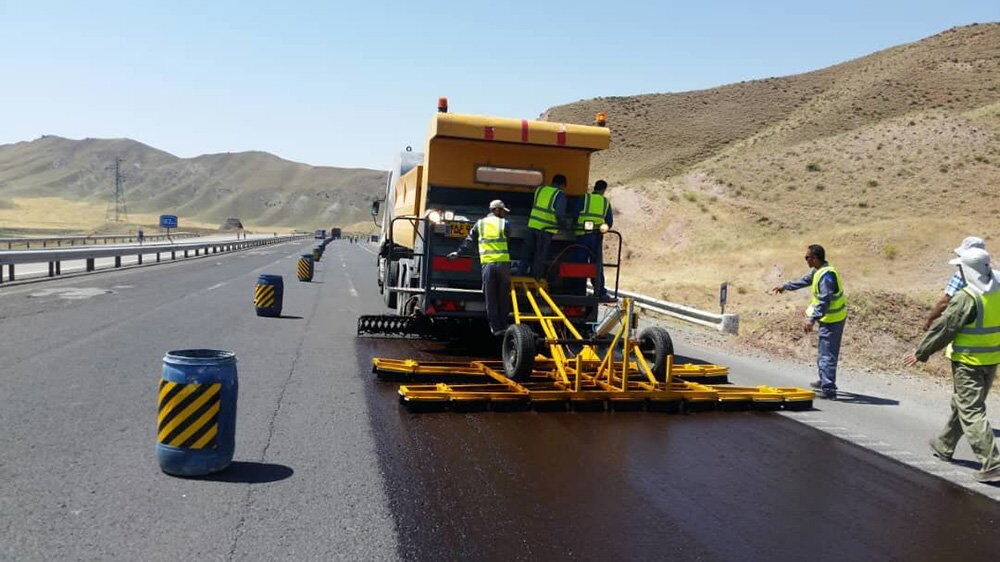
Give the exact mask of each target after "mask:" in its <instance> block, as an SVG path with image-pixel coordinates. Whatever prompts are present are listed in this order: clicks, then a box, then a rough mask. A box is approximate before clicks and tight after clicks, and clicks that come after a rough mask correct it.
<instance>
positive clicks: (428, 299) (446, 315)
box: [359, 101, 620, 335]
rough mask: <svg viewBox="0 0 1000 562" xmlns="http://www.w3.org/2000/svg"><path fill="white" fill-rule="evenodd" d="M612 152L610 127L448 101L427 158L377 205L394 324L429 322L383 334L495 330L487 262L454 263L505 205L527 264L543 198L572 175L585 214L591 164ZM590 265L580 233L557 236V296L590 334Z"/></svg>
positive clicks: (382, 281)
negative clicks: (453, 255) (499, 203)
mask: <svg viewBox="0 0 1000 562" xmlns="http://www.w3.org/2000/svg"><path fill="white" fill-rule="evenodd" d="M609 143H610V132H609V131H608V129H607V128H606V127H604V126H586V125H574V124H563V123H552V122H546V121H533V120H527V119H510V118H501V117H489V116H483V115H462V114H455V113H448V112H447V102H446V101H442V102H440V103H439V107H438V113H436V114H435V115H434V117H433V119H431V124H430V133H429V135H428V138H427V144H426V147H425V149H424V152H422V153H420V152H414V151H411V150H410V149H409V148H408V149H407V150H406V151H404V152H402V153H401V154H400V155H399V157H398V158H397V160H396V163H395V165H394V166H393V168H392V169H391V170H390V174H389V178H388V182H387V185H386V189H385V193H384V197H383V198H382V199H380V200H376V201H374V202H373V204H372V216H373V217H374V218H375V219H376V222H377V223H380V226H381V235H380V246H379V254H378V285H379V291H380V292H381V294H382V296H383V298H384V300H385V304H386V306H387V307H389V308H390V309H393V310H394V311H395V315H393V316H395V317H400V318H411V319H413V318H416V319H420V320H421V321H422V323H414V322H396V323H393V322H391V321H390V320H391V317H390V318H383V319H382V320H383V322H382V326H383V331H384V332H387V333H392V332H395V331H400V332H406V331H408V330H410V329H412V328H414V327H415V326H417V325H422V326H427V325H428V324H429V323H428V322H426V321H427V320H436V321H440V320H446V319H447V320H462V321H464V322H465V323H466V324H468V323H472V324H476V323H482V324H484V325H485V319H486V312H485V305H484V301H483V295H482V291H481V279H480V264H479V259H478V257H476V256H474V255H470V256H462V257H460V258H458V259H456V260H454V261H449V260H448V259H447V258H446V257H445V256H446V255H447V254H448V253H449V252H451V251H454V250H455V249H456V248H457V247H458V245H459V244H460V243H461V241H462V239H463V238H465V237H466V235H467V234H468V233H469V230H470V229H471V227H472V225H473V224H474V223H475V221H476V220H478V219H479V218H481V217H483V216H484V215H485V214H486V213H487V208H488V205H489V202H490V201H491V200H493V199H502V200H503V201H504V203H505V204H506V205H507V207H508V208H510V209H511V213H510V216H509V217H508V220H509V221H510V225H511V236H510V250H511V258H512V260H513V261H514V262H517V261H518V260H519V258H520V256H521V255H522V245H523V243H524V239H525V235H526V232H527V220H528V214H529V212H530V209H531V205H532V201H533V196H534V192H535V189H536V188H537V187H538V186H539V185H543V184H549V183H551V182H552V178H553V177H554V176H555V175H557V174H562V175H563V176H565V177H566V178H567V186H566V190H565V193H566V195H567V199H568V205H567V207H568V208H569V209H574V208H576V207H577V206H578V205H579V204H580V201H579V200H580V199H582V197H581V196H582V195H584V194H585V193H586V192H587V191H588V187H589V186H590V185H591V180H590V157H591V155H592V154H593V153H594V152H596V151H598V150H603V149H605V148H608V146H609ZM617 240H618V241H619V247H620V238H618V239H617ZM588 258H589V253H588V252H587V251H586V250H585V248H583V247H582V246H580V245H578V244H577V243H576V237H575V236H574V235H573V232H572V231H571V230H565V231H560V232H559V233H558V234H556V235H555V236H554V237H553V243H552V248H551V250H550V255H549V256H547V259H546V265H547V272H548V275H547V277H548V280H549V289H550V291H549V292H550V293H551V294H552V295H553V296H554V298H555V299H556V302H557V304H558V305H559V306H560V307H561V308H562V310H563V312H564V313H565V314H566V315H567V316H569V317H571V318H572V319H573V320H574V322H575V323H579V324H581V325H584V324H586V323H587V322H593V321H594V319H595V317H596V314H597V302H596V298H595V297H594V296H593V295H588V292H587V290H586V280H587V278H588V277H591V276H592V275H593V273H594V271H595V269H594V268H595V266H594V265H593V264H592V263H588V262H589V261H590V260H589V259H588ZM514 265H515V268H516V265H517V264H516V263H515V264H514ZM363 320H364V319H363ZM376 320H378V319H374V320H373V319H372V318H368V319H367V320H364V324H365V327H366V328H373V326H374V325H375V323H377V322H376ZM466 327H467V326H466ZM463 329H464V328H463ZM362 331H363V330H362V322H361V321H359V333H361V332H362ZM376 331H378V330H374V329H372V330H370V331H369V333H372V332H376ZM399 335H405V334H402V333H401V334H399Z"/></svg>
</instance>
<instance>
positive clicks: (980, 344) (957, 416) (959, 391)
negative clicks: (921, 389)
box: [903, 248, 1000, 482]
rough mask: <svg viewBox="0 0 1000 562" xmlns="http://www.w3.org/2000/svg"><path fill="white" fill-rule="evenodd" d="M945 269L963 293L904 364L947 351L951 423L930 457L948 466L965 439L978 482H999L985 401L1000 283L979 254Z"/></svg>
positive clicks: (997, 345) (998, 326)
mask: <svg viewBox="0 0 1000 562" xmlns="http://www.w3.org/2000/svg"><path fill="white" fill-rule="evenodd" d="M948 263H950V264H952V265H957V266H958V271H959V272H960V274H961V275H962V278H963V280H964V281H965V287H963V288H962V290H960V291H958V292H956V293H955V295H954V296H953V297H951V299H950V300H949V301H948V307H947V308H945V310H944V313H943V314H942V315H941V317H940V318H938V319H937V320H935V321H934V323H933V324H932V325H931V327H930V330H928V331H927V333H926V334H925V335H924V338H923V340H922V341H921V342H920V345H918V346H917V349H916V350H915V351H914V352H913V353H911V354H909V355H907V356H906V357H904V358H903V363H905V364H906V365H907V366H912V365H914V364H915V363H916V362H917V361H927V359H929V358H930V356H931V355H933V354H934V353H935V352H937V351H939V350H941V349H945V355H946V356H947V357H948V359H950V360H951V376H952V380H953V383H954V387H953V388H954V391H953V394H952V396H951V417H950V418H948V423H947V424H946V425H945V427H944V430H943V431H942V432H941V434H940V435H938V436H937V437H936V438H934V439H931V442H930V446H931V452H932V453H933V454H934V456H936V457H938V458H939V459H941V460H944V461H948V462H951V461H952V455H954V453H955V446H956V445H957V444H958V440H959V439H961V437H962V436H963V435H964V436H965V438H966V439H967V440H968V441H969V445H971V446H972V451H973V452H974V453H975V454H976V457H978V458H979V462H980V463H982V464H981V465H980V470H979V473H978V474H977V475H976V480H978V481H980V482H1000V450H998V449H997V443H996V438H995V437H994V435H993V428H992V427H990V422H989V418H987V416H986V397H987V395H989V392H990V387H991V386H992V385H993V380H994V378H996V373H997V365H998V364H1000V278H998V277H997V275H996V274H995V273H994V272H993V271H992V270H991V268H990V255H989V254H988V253H987V252H986V250H983V249H981V248H971V249H968V250H965V251H963V252H962V253H961V254H960V255H959V257H957V258H955V259H953V260H951V261H950V262H948Z"/></svg>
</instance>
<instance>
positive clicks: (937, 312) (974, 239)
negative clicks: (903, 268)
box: [924, 236, 1000, 332]
mask: <svg viewBox="0 0 1000 562" xmlns="http://www.w3.org/2000/svg"><path fill="white" fill-rule="evenodd" d="M972 248H979V249H982V250H985V249H986V242H984V241H983V239H982V238H980V237H978V236H966V237H965V239H963V240H962V243H961V244H959V245H958V247H957V248H955V255H956V256H960V255H962V252H964V251H966V250H971V249H972ZM993 275H995V276H996V277H997V278H1000V271H997V270H995V269H994V270H993ZM962 287H965V279H963V278H962V274H961V273H959V272H958V271H956V272H954V273H953V274H952V276H951V277H950V278H948V283H947V284H946V285H945V286H944V295H942V296H941V299H940V300H938V301H937V302H936V303H934V308H932V309H931V311H930V313H929V314H928V315H927V318H926V319H925V320H924V331H925V332H926V331H927V330H930V329H931V324H933V323H934V321H935V320H937V319H938V318H939V317H940V316H941V313H942V312H944V309H945V308H948V302H949V301H950V300H951V297H953V296H955V293H957V292H959V291H961V290H962Z"/></svg>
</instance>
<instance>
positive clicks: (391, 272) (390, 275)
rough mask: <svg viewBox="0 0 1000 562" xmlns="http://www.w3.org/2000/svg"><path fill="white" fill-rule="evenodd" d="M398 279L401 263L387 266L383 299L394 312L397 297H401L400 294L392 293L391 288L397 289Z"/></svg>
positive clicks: (392, 262)
mask: <svg viewBox="0 0 1000 562" xmlns="http://www.w3.org/2000/svg"><path fill="white" fill-rule="evenodd" d="M398 279H399V262H398V261H391V262H389V263H388V264H386V268H385V280H383V281H382V298H383V299H384V300H385V305H386V306H387V307H389V308H391V309H393V310H395V309H396V297H397V296H399V293H397V292H395V291H390V290H389V287H395V286H396V282H397V280H398Z"/></svg>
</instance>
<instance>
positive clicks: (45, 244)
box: [42, 240, 49, 248]
mask: <svg viewBox="0 0 1000 562" xmlns="http://www.w3.org/2000/svg"><path fill="white" fill-rule="evenodd" d="M42 247H43V248H48V247H49V243H48V241H47V240H42Z"/></svg>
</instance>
